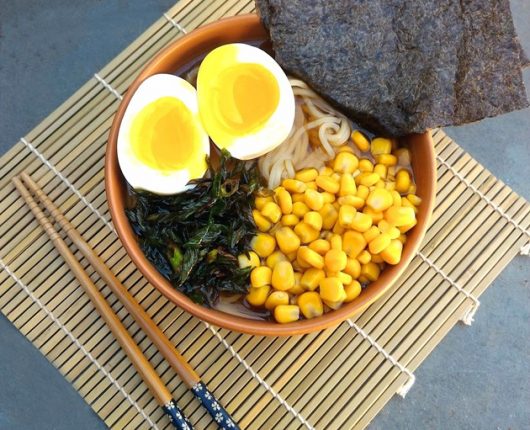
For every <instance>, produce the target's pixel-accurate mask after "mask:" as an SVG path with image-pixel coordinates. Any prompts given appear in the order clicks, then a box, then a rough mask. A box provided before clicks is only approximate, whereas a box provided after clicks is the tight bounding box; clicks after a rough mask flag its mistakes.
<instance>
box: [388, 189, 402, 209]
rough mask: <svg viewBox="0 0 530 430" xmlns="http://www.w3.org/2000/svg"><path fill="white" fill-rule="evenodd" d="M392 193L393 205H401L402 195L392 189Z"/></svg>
mask: <svg viewBox="0 0 530 430" xmlns="http://www.w3.org/2000/svg"><path fill="white" fill-rule="evenodd" d="M390 194H392V206H398V207H399V206H401V196H400V194H399V193H398V192H397V191H396V190H392V191H390Z"/></svg>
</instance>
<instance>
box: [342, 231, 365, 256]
mask: <svg viewBox="0 0 530 430" xmlns="http://www.w3.org/2000/svg"><path fill="white" fill-rule="evenodd" d="M365 247H366V239H365V238H364V236H363V235H362V234H361V233H359V232H357V231H351V230H350V231H347V232H345V233H344V236H343V238H342V249H343V251H344V252H345V253H346V254H347V255H348V257H350V258H355V257H357V256H358V255H359V254H360V253H361V252H362V250H363V249H364V248H365Z"/></svg>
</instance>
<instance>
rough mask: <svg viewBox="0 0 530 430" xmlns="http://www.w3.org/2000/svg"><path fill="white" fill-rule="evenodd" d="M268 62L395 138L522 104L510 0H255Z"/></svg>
mask: <svg viewBox="0 0 530 430" xmlns="http://www.w3.org/2000/svg"><path fill="white" fill-rule="evenodd" d="M256 5H257V7H258V11H259V13H260V15H261V18H262V21H263V23H264V25H265V26H266V27H267V28H268V30H269V32H270V36H271V40H272V44H273V48H274V52H275V57H276V60H277V61H278V62H279V64H280V65H281V66H282V67H283V68H284V69H285V70H286V71H287V72H289V73H291V74H293V75H295V76H298V77H300V78H301V79H303V80H305V81H306V82H307V83H308V84H309V85H310V86H311V87H313V89H315V90H316V91H318V92H319V93H320V94H321V95H322V96H323V97H325V98H326V99H328V100H329V101H330V102H331V103H332V104H334V105H335V106H336V107H337V108H338V109H340V110H341V111H343V112H344V113H345V114H347V115H348V116H349V117H350V118H351V119H352V120H354V121H355V122H357V123H358V124H359V125H361V126H363V127H366V128H367V129H369V130H372V131H374V132H376V133H378V134H382V135H390V136H402V135H405V134H408V133H421V132H423V131H425V130H426V129H428V128H433V127H437V126H446V125H458V124H463V123H467V122H471V121H477V120H479V119H482V118H485V117H491V116H496V115H500V114H502V113H506V112H510V111H512V110H515V109H521V108H524V107H527V106H528V101H527V98H526V91H525V88H524V82H523V79H522V74H521V65H522V62H523V61H524V60H523V58H524V57H523V54H522V51H521V47H520V45H519V42H518V40H517V36H516V34H515V29H514V26H513V22H512V16H511V12H510V6H509V0H423V1H406V0H371V1H368V0H312V1H303V0H256Z"/></svg>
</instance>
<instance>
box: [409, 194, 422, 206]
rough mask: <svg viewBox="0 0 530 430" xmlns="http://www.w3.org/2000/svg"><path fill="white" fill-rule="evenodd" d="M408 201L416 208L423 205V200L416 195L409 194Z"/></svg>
mask: <svg viewBox="0 0 530 430" xmlns="http://www.w3.org/2000/svg"><path fill="white" fill-rule="evenodd" d="M407 199H408V200H409V201H410V202H411V203H412V204H413V205H414V206H416V207H418V206H419V205H421V198H420V197H418V196H417V195H416V194H408V195H407Z"/></svg>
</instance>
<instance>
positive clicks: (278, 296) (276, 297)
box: [265, 291, 289, 311]
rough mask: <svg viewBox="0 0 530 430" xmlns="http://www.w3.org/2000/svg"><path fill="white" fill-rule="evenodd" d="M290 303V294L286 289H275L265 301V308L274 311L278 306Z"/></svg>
mask: <svg viewBox="0 0 530 430" xmlns="http://www.w3.org/2000/svg"><path fill="white" fill-rule="evenodd" d="M288 304H289V294H287V293H286V292H285V291H273V292H272V293H271V294H270V295H269V297H267V300H266V301H265V308H266V309H268V310H269V311H272V310H274V308H275V307H276V306H279V305H288Z"/></svg>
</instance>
